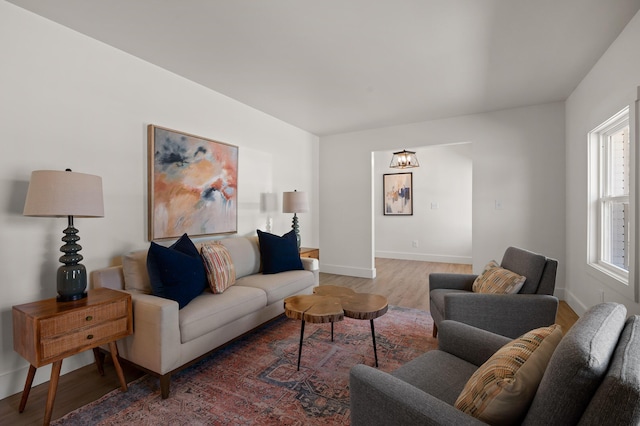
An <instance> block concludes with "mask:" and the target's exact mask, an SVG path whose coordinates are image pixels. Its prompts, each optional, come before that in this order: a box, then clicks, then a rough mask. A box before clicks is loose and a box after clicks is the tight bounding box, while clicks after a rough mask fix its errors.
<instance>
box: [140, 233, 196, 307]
mask: <svg viewBox="0 0 640 426" xmlns="http://www.w3.org/2000/svg"><path fill="white" fill-rule="evenodd" d="M147 271H148V273H149V281H150V283H151V288H152V290H153V294H154V295H156V296H159V297H164V298H166V299H171V300H175V301H176V302H178V306H179V309H182V308H184V307H185V306H186V305H187V304H188V303H189V302H190V301H191V300H193V299H194V298H195V297H197V296H198V295H199V294H200V293H202V292H203V291H204V289H205V288H206V286H207V278H206V274H205V270H204V265H203V264H202V258H201V257H200V253H198V249H197V248H196V246H195V245H194V244H193V242H191V240H190V239H189V237H188V236H187V234H184V235H183V236H182V237H180V238H179V239H178V241H176V242H175V243H173V244H172V245H171V246H170V247H163V246H161V245H159V244H156V243H154V242H151V245H150V247H149V253H148V255H147Z"/></svg>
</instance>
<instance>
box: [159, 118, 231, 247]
mask: <svg viewBox="0 0 640 426" xmlns="http://www.w3.org/2000/svg"><path fill="white" fill-rule="evenodd" d="M147 137H148V143H149V155H148V162H149V196H148V202H149V206H148V212H149V240H150V241H154V240H162V239H173V238H178V237H180V236H181V235H182V234H184V233H187V234H189V236H191V237H198V236H206V235H216V234H233V233H236V232H238V147H237V146H234V145H229V144H227V143H224V142H219V141H214V140H211V139H206V138H203V137H200V136H194V135H190V134H188V133H183V132H179V131H176V130H171V129H167V128H164V127H159V126H155V125H153V124H150V125H149V126H148V127H147Z"/></svg>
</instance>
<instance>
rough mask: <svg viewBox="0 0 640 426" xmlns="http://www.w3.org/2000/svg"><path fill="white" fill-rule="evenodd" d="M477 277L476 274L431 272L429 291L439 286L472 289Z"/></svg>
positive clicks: (453, 288) (452, 288)
mask: <svg viewBox="0 0 640 426" xmlns="http://www.w3.org/2000/svg"><path fill="white" fill-rule="evenodd" d="M477 277H478V276H477V275H475V274H443V273H433V274H429V291H431V290H435V289H437V288H446V289H451V290H467V291H471V287H472V286H473V282H474V281H475V279H476V278H477Z"/></svg>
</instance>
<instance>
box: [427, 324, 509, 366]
mask: <svg viewBox="0 0 640 426" xmlns="http://www.w3.org/2000/svg"><path fill="white" fill-rule="evenodd" d="M510 341H511V338H509V337H505V336H501V335H499V334H495V333H491V332H489V331H485V330H481V329H479V328H477V327H473V326H471V325H468V324H464V323H461V322H457V321H451V320H445V321H442V322H441V323H440V334H439V337H438V349H440V350H441V351H444V352H447V353H450V354H451V355H454V356H456V357H457V358H460V359H463V360H465V361H467V362H470V363H471V364H473V365H477V366H478V367H479V366H481V365H482V364H484V363H485V362H486V361H487V360H488V359H489V358H490V357H491V356H492V355H493V354H494V353H496V352H497V351H498V349H500V348H501V347H503V346H504V345H506V344H507V343H509V342H510Z"/></svg>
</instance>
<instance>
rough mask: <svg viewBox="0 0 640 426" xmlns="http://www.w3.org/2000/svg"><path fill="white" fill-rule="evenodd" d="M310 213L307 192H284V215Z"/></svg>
mask: <svg viewBox="0 0 640 426" xmlns="http://www.w3.org/2000/svg"><path fill="white" fill-rule="evenodd" d="M308 211H309V203H308V201H307V194H306V193H305V192H298V191H293V192H283V193H282V213H305V212H308Z"/></svg>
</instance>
